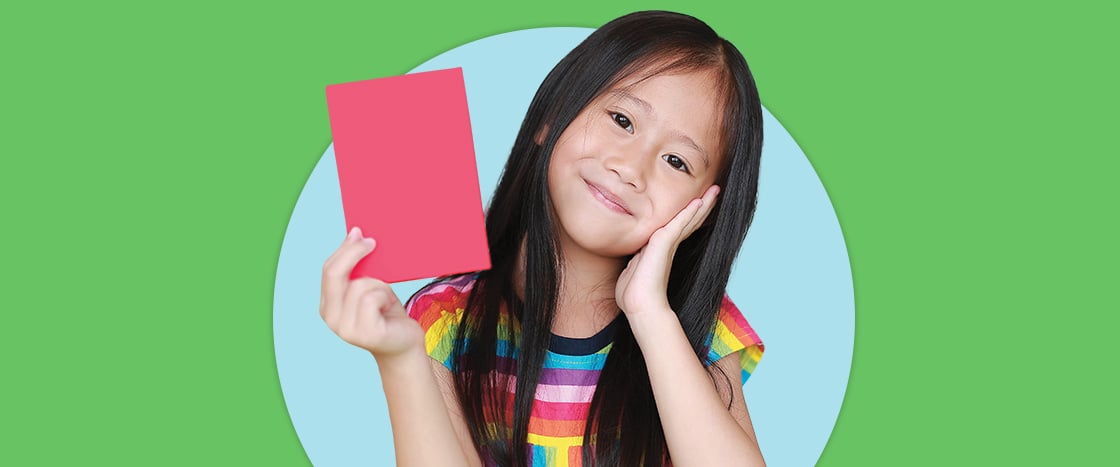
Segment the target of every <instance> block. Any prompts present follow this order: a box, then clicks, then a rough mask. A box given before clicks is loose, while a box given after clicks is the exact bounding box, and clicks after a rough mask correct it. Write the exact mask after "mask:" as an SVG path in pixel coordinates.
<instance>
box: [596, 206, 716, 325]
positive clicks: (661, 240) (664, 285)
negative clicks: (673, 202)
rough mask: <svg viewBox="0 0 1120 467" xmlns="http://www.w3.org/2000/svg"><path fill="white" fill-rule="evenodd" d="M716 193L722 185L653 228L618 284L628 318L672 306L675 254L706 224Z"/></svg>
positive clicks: (618, 295)
mask: <svg viewBox="0 0 1120 467" xmlns="http://www.w3.org/2000/svg"><path fill="white" fill-rule="evenodd" d="M717 195H719V187H718V186H716V185H712V186H711V187H709V188H708V190H707V191H705V192H704V195H703V196H702V197H701V198H699V199H693V200H692V201H691V202H689V203H688V205H687V206H685V207H684V209H682V210H681V212H678V213H677V215H676V216H675V217H673V219H672V220H670V221H669V223H668V224H665V226H664V227H662V228H660V229H657V230H656V231H654V232H653V235H651V236H650V237H649V241H648V242H646V244H645V246H643V247H642V249H641V250H639V251H638V253H637V254H635V255H634V257H633V258H631V259H630V263H629V264H628V265H626V269H624V270H623V271H622V274H621V275H619V277H618V283H617V285H616V287H615V301H617V303H618V307H619V308H621V309H622V312H623V313H626V317H627V318H628V319H631V320H632V319H633V318H634V317H636V316H637V315H638V314H639V313H646V312H651V311H657V310H668V309H669V297H668V292H667V291H668V288H669V271H670V268H671V267H672V266H673V256H674V255H675V254H676V253H677V247H678V246H680V244H681V242H682V241H684V239H686V238H688V236H689V235H692V232H695V231H696V229H698V228H700V224H703V223H704V219H706V218H707V217H708V213H709V212H711V211H712V206H715V204H716V196H717Z"/></svg>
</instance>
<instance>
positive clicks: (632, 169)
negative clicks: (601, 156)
mask: <svg viewBox="0 0 1120 467" xmlns="http://www.w3.org/2000/svg"><path fill="white" fill-rule="evenodd" d="M647 152H649V151H648V150H644V148H639V147H638V145H629V146H627V147H619V148H615V150H614V151H613V153H612V154H611V155H610V156H608V157H607V158H606V160H605V161H604V162H605V165H606V168H607V170H610V171H611V172H614V173H615V174H617V175H618V179H619V181H621V182H622V183H625V184H627V185H630V186H632V187H634V190H635V191H637V192H639V193H641V192H643V191H645V189H646V183H645V171H646V165H647V163H648V159H649V157H651V156H648V155H646V154H645V153H647Z"/></svg>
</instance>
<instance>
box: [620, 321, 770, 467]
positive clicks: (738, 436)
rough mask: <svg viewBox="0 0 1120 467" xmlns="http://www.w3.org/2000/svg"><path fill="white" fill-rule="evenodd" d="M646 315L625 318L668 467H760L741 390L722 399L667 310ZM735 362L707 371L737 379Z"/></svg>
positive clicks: (731, 358)
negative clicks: (731, 463) (642, 364)
mask: <svg viewBox="0 0 1120 467" xmlns="http://www.w3.org/2000/svg"><path fill="white" fill-rule="evenodd" d="M648 311H650V312H642V313H638V314H636V316H634V317H633V318H631V321H630V327H631V329H633V331H634V338H635V340H637V342H638V346H639V347H640V348H641V350H642V355H643V356H644V357H645V360H646V366H647V368H648V369H649V379H650V385H651V386H652V387H653V397H654V400H655V401H656V403H657V411H658V414H659V415H660V417H661V425H662V427H663V428H664V430H665V441H666V444H667V445H668V447H669V454H670V456H671V457H672V459H673V465H674V466H678V467H688V466H711V465H725V464H727V462H728V459H736V460H738V459H743V460H744V463H743V464H742V465H751V466H755V465H759V466H762V465H766V463H765V462H764V461H763V459H762V452H761V451H759V448H758V441H757V440H756V439H755V435H754V427H753V426H752V425H751V421H750V415H749V413H748V412H747V405H746V402H745V401H744V400H743V397H742V391H730V392H731V393H730V394H727V393H726V391H724V390H723V388H724V387H725V386H724V385H723V384H722V381H721V379H717V384H715V385H713V384H712V379H711V378H710V377H709V375H708V370H707V369H705V368H704V366H703V365H702V364H701V363H700V359H698V358H697V357H696V353H694V352H693V351H692V346H691V345H690V344H689V343H688V338H687V337H685V335H684V330H683V329H682V328H681V326H680V321H679V320H678V319H677V316H676V314H674V313H673V311H672V310H670V309H669V308H667V307H666V308H664V309H663V310H657V311H656V312H654V310H648ZM738 357H739V354H738V353H732V354H731V355H728V356H726V357H724V358H722V359H720V361H719V362H717V363H716V364H715V365H713V366H719V368H721V369H723V371H724V373H725V374H727V375H729V376H730V377H732V378H733V381H735V380H738V379H739V363H738ZM736 387H739V386H736ZM717 388H719V389H717ZM728 402H730V403H731V411H728V410H727V405H728Z"/></svg>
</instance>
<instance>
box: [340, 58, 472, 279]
mask: <svg viewBox="0 0 1120 467" xmlns="http://www.w3.org/2000/svg"><path fill="white" fill-rule="evenodd" d="M327 110H328V113H329V114H330V121H331V135H332V136H333V138H334V154H335V161H336V163H337V165H338V181H339V186H340V187H341V189H342V210H343V213H344V214H345V217H346V231H344V232H342V234H344V235H345V233H346V232H347V231H349V230H350V228H352V227H354V226H358V227H360V228H361V229H362V232H363V233H364V234H365V236H367V237H372V238H374V239H375V240H376V241H377V248H375V249H374V251H373V253H370V254H369V255H368V256H366V257H365V258H363V259H362V260H361V261H360V262H359V263H358V265H357V266H356V267H355V268H354V272H353V273H352V274H351V276H350V277H351V278H357V277H363V276H364V277H374V278H377V279H381V280H383V281H385V282H401V281H406V280H413V279H421V278H427V277H436V276H442V275H446V274H453V273H459V272H468V271H477V270H484V269H489V268H490V252H489V249H488V248H487V243H486V227H485V223H484V221H483V211H482V198H481V195H480V193H479V187H478V170H477V168H476V164H475V157H474V140H473V139H472V137H471V122H470V114H469V112H468V110H467V93H466V87H465V85H464V83H463V70H462V69H461V68H452V69H448V70H438V71H430V72H424V73H414V74H408V75H402V76H392V77H388V78H379V79H372V80H368V81H357V82H353V83H344V84H335V85H331V86H327Z"/></svg>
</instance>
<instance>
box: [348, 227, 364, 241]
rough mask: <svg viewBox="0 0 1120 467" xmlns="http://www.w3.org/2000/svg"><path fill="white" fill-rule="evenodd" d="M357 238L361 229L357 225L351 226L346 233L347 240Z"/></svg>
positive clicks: (360, 233)
mask: <svg viewBox="0 0 1120 467" xmlns="http://www.w3.org/2000/svg"><path fill="white" fill-rule="evenodd" d="M359 238H362V230H361V229H359V228H358V226H354V227H352V228H351V229H350V233H348V234H346V239H347V240H357V239H359Z"/></svg>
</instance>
